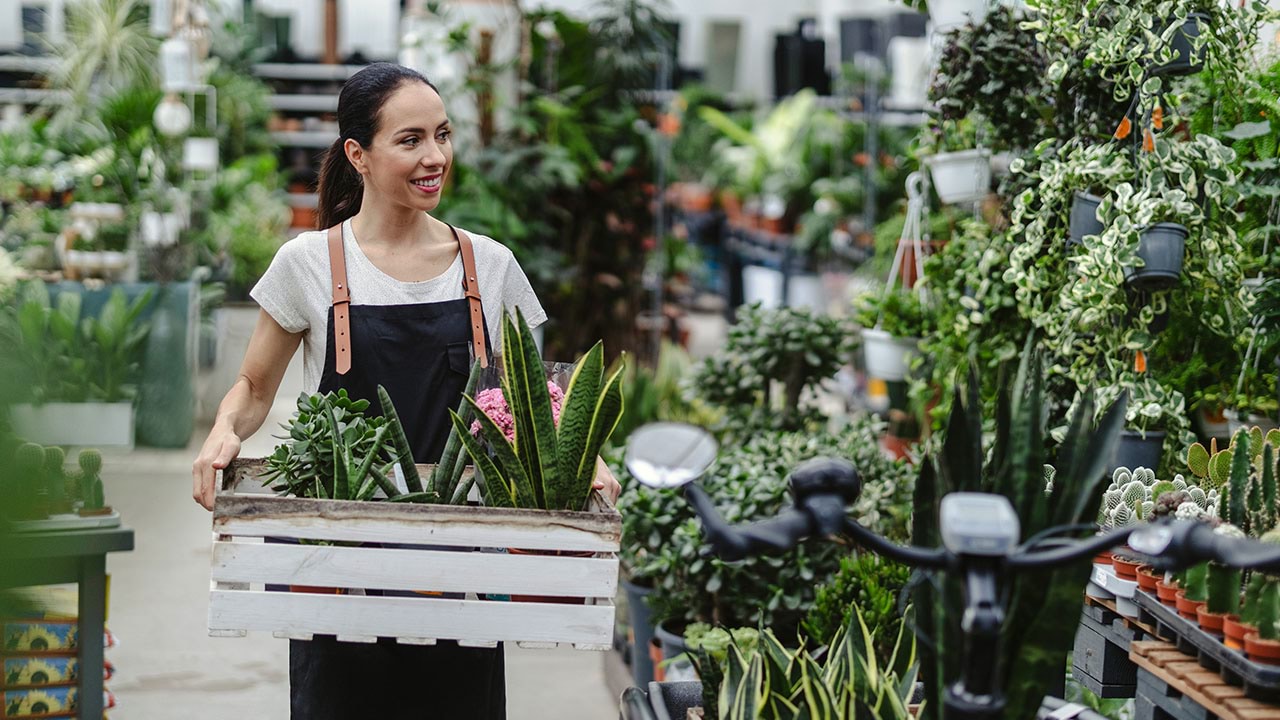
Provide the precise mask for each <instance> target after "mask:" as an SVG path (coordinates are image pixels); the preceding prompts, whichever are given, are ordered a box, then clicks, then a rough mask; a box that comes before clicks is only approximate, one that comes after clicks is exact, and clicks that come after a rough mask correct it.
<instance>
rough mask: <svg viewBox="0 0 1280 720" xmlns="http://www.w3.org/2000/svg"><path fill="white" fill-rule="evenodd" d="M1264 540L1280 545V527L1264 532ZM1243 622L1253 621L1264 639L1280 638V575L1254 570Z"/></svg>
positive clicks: (1247, 594)
mask: <svg viewBox="0 0 1280 720" xmlns="http://www.w3.org/2000/svg"><path fill="white" fill-rule="evenodd" d="M1261 539H1262V542H1264V543H1268V544H1271V545H1280V529H1278V530H1270V531H1268V532H1266V533H1265V534H1263V536H1262V538H1261ZM1241 621H1242V622H1250V621H1251V622H1252V624H1253V625H1256V626H1257V628H1258V636H1259V637H1261V638H1262V639H1264V640H1275V639H1277V638H1280V577H1276V576H1275V575H1267V574H1265V573H1261V572H1256V571H1255V572H1254V573H1253V577H1252V578H1250V580H1249V589H1248V591H1247V593H1246V596H1245V611H1244V613H1243V616H1242V617H1241Z"/></svg>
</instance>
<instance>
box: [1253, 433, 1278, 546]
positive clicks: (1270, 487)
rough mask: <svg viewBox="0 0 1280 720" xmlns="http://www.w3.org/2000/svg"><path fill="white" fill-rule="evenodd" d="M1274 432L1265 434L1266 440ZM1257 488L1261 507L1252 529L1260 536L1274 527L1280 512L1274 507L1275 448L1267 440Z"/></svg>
mask: <svg viewBox="0 0 1280 720" xmlns="http://www.w3.org/2000/svg"><path fill="white" fill-rule="evenodd" d="M1275 432H1277V431H1275V430H1273V431H1271V433H1267V438H1268V439H1269V438H1270V437H1271V434H1272V433H1275ZM1258 486H1259V487H1258V488H1257V492H1256V494H1257V495H1260V496H1261V503H1260V504H1261V506H1262V507H1261V509H1260V511H1259V512H1258V515H1257V517H1255V518H1254V528H1255V532H1257V533H1258V534H1262V533H1266V532H1269V531H1270V530H1271V529H1272V528H1274V527H1275V526H1276V520H1277V513H1278V512H1280V508H1277V507H1276V466H1275V446H1273V445H1272V444H1271V442H1270V441H1269V440H1268V442H1266V443H1264V444H1263V446H1262V472H1261V473H1259V476H1258Z"/></svg>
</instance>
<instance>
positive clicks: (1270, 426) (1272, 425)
mask: <svg viewBox="0 0 1280 720" xmlns="http://www.w3.org/2000/svg"><path fill="white" fill-rule="evenodd" d="M1222 414H1223V415H1225V416H1226V417H1227V432H1228V433H1229V436H1230V437H1235V436H1236V433H1238V432H1240V431H1241V430H1243V429H1245V428H1251V427H1255V426H1256V427H1259V428H1262V432H1264V433H1265V432H1267V431H1268V430H1274V429H1276V428H1277V427H1280V425H1277V424H1276V421H1275V420H1274V419H1272V418H1269V417H1267V416H1265V415H1254V414H1252V413H1250V414H1249V417H1248V422H1245V421H1242V420H1241V419H1240V413H1238V412H1236V411H1235V410H1223V411H1222Z"/></svg>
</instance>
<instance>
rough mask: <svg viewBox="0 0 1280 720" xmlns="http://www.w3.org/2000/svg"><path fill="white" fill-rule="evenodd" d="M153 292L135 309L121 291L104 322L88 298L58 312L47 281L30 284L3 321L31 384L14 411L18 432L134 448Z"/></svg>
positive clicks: (70, 295)
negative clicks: (84, 310) (86, 303)
mask: <svg viewBox="0 0 1280 720" xmlns="http://www.w3.org/2000/svg"><path fill="white" fill-rule="evenodd" d="M150 301H151V293H150V292H145V293H143V294H142V295H141V296H140V297H138V298H137V299H135V300H134V302H133V303H129V302H127V301H126V300H125V294H124V291H123V290H120V289H119V288H116V289H115V290H113V291H112V293H111V296H110V298H109V300H108V301H107V302H106V304H105V305H104V306H103V308H102V311H101V312H100V313H99V314H98V316H97V317H82V316H81V312H80V302H81V296H80V295H78V294H77V293H75V292H71V291H66V292H62V293H60V294H59V295H58V299H57V303H56V305H55V304H54V303H53V302H52V301H51V299H50V294H49V290H48V288H47V287H46V286H45V284H44V283H43V282H41V281H32V282H28V283H26V284H25V285H24V287H23V290H22V293H21V296H20V298H19V303H18V304H17V307H16V308H11V310H10V311H9V312H5V313H2V314H0V335H3V337H4V338H5V341H6V342H7V343H8V344H9V347H10V348H11V349H12V351H13V352H14V353H15V354H16V356H17V363H18V366H19V367H20V368H21V370H22V372H23V373H24V377H26V378H27V379H28V382H27V383H26V384H24V385H23V386H22V390H23V392H24V396H21V397H18V398H15V400H17V402H16V403H15V404H13V405H12V406H11V408H10V413H11V414H10V418H11V420H12V422H13V423H14V426H15V428H16V429H17V430H18V432H19V433H20V434H21V435H23V436H24V437H26V438H27V439H29V440H32V441H35V442H41V443H44V444H64V445H97V446H125V447H132V446H133V427H134V406H133V396H134V394H135V392H136V386H135V385H134V383H135V381H136V378H137V372H138V368H139V366H140V364H141V360H142V356H141V354H142V349H143V348H144V347H145V342H146V339H147V333H148V331H149V326H148V325H147V324H146V323H144V322H142V321H141V320H140V319H139V318H140V316H141V315H142V312H143V310H144V309H145V308H146V306H147V305H148V303H150Z"/></svg>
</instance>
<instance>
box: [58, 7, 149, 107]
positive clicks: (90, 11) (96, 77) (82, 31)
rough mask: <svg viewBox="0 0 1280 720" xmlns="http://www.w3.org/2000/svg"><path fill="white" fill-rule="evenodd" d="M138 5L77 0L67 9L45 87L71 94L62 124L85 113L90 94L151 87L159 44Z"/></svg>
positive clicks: (66, 104)
mask: <svg viewBox="0 0 1280 720" xmlns="http://www.w3.org/2000/svg"><path fill="white" fill-rule="evenodd" d="M147 16H148V13H147V6H146V5H145V4H144V3H142V2H140V0H78V1H77V2H74V3H71V4H70V5H69V6H68V7H67V15H66V29H65V32H64V38H63V42H62V44H61V46H60V47H58V48H57V50H58V64H57V67H56V68H55V69H54V71H53V73H51V76H50V84H51V85H52V86H53V87H55V88H58V89H62V90H66V91H67V92H69V93H70V94H71V99H72V102H68V103H65V104H64V105H63V113H64V121H70V120H73V119H75V118H76V117H78V113H81V112H84V111H85V110H86V109H87V108H88V107H91V104H90V103H89V100H90V97H91V94H92V93H93V91H94V90H95V89H100V88H106V89H116V90H118V89H121V88H126V87H131V86H135V85H139V84H154V82H155V78H156V53H157V50H159V47H160V42H159V40H158V39H156V38H155V37H154V36H152V34H151V29H150V27H149V26H148V20H147Z"/></svg>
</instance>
